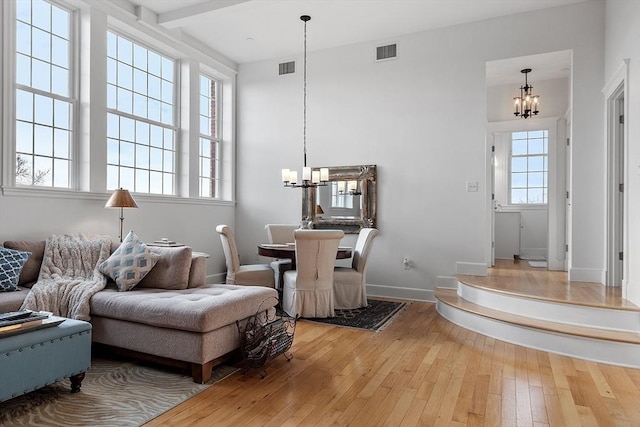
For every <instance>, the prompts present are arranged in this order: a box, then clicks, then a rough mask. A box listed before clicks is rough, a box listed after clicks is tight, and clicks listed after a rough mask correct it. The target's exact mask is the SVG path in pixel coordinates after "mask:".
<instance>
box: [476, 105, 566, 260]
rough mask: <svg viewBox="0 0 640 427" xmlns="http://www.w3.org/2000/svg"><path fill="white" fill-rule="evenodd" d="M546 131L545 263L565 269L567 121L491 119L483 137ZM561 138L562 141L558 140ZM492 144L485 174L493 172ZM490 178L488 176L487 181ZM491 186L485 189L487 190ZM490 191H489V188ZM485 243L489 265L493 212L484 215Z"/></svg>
mask: <svg viewBox="0 0 640 427" xmlns="http://www.w3.org/2000/svg"><path fill="white" fill-rule="evenodd" d="M537 129H548V130H549V154H548V155H549V157H548V159H549V178H548V179H549V190H548V191H549V192H548V195H547V197H548V201H549V203H548V209H549V213H548V215H549V218H548V240H547V245H548V246H547V248H548V249H547V263H548V268H549V270H560V271H563V270H564V269H565V223H566V218H565V194H566V183H565V173H564V168H565V159H564V157H565V145H564V141H566V121H565V119H564V118H559V117H551V118H532V119H527V120H522V119H521V120H518V121H516V120H508V121H503V122H490V123H488V124H487V135H486V138H485V140H486V141H490V142H493V135H494V134H495V133H499V132H516V131H521V130H537ZM560 141H561V142H562V143H560ZM490 145H491V144H487V166H488V167H487V169H486V170H487V175H489V174H490V173H491V172H492V167H491V164H490V162H491V158H492V157H493V156H492V154H493V153H492V152H491V146H490ZM490 179H491V177H490V176H487V182H489V180H490ZM490 187H491V186H490V185H487V186H486V188H487V189H490ZM488 191H491V190H488ZM487 205H488V209H489V210H490V211H491V212H493V202H492V200H491V193H489V194H487ZM487 218H488V221H487V222H488V223H487V235H488V238H487V246H486V250H485V254H486V257H485V262H486V263H487V265H488V266H489V265H491V262H492V261H493V259H492V253H493V251H492V249H493V248H492V243H493V241H494V240H495V236H494V235H493V234H494V227H493V221H494V215H493V214H490V215H487Z"/></svg>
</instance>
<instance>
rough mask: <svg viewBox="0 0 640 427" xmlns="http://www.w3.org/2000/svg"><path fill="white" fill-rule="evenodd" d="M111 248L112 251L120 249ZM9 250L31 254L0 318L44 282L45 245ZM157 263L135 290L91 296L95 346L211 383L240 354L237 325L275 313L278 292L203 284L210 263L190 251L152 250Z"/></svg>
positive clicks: (10, 244)
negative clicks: (217, 369)
mask: <svg viewBox="0 0 640 427" xmlns="http://www.w3.org/2000/svg"><path fill="white" fill-rule="evenodd" d="M117 246H118V245H117V244H113V245H112V247H111V251H112V252H113V251H114V250H115V249H116V248H117ZM4 247H5V248H9V249H15V250H20V251H27V252H31V256H30V257H29V259H28V260H27V261H26V263H25V265H24V267H23V269H22V272H21V274H20V278H19V282H18V289H19V290H18V291H15V292H0V312H8V311H15V310H18V309H19V308H20V307H21V305H22V302H23V301H24V299H25V297H26V295H27V293H28V292H29V288H30V287H31V286H32V285H33V284H34V283H35V282H36V281H37V280H38V275H39V272H40V267H41V264H42V260H43V255H44V251H45V241H6V242H4ZM150 249H151V250H153V251H154V252H156V253H158V254H159V255H160V259H159V261H158V262H157V264H156V265H155V266H154V267H153V268H152V269H151V271H150V272H149V273H148V274H147V275H146V276H145V277H144V279H142V281H140V283H139V284H138V285H137V286H135V287H134V288H133V289H132V290H129V291H126V292H119V291H118V289H117V287H116V286H115V284H114V283H111V282H109V283H108V284H107V287H106V288H105V289H104V290H102V291H100V292H98V293H96V294H95V295H94V296H93V297H92V298H91V303H90V306H91V311H90V315H91V319H90V322H91V324H92V325H93V331H92V342H93V343H99V344H104V345H106V346H110V347H115V348H118V349H124V350H126V351H129V352H135V353H142V354H145V355H151V356H153V357H154V358H155V359H157V360H163V359H166V361H169V362H171V363H172V364H175V363H176V361H178V362H181V364H189V365H190V367H191V373H192V375H193V379H194V381H195V382H199V383H204V382H207V381H208V380H209V379H210V376H211V368H212V367H213V365H215V363H217V362H218V361H219V360H220V359H221V358H222V357H223V356H225V355H227V354H228V353H230V352H232V351H234V350H236V349H238V348H239V345H240V342H239V333H238V329H237V325H236V321H240V322H242V321H243V320H244V319H246V318H247V317H249V316H252V315H255V314H256V310H257V309H258V307H259V306H260V304H261V303H263V301H264V303H263V304H262V308H263V309H272V307H273V306H275V305H276V303H277V292H276V290H275V289H273V288H269V287H262V286H236V285H222V284H205V281H206V280H205V270H206V258H205V257H203V256H198V255H197V254H196V255H195V256H194V254H193V252H192V250H191V248H189V247H186V246H185V247H152V248H150Z"/></svg>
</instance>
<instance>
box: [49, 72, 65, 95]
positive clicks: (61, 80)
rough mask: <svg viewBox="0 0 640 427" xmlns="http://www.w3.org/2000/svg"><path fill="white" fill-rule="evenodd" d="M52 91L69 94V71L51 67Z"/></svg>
mask: <svg viewBox="0 0 640 427" xmlns="http://www.w3.org/2000/svg"><path fill="white" fill-rule="evenodd" d="M51 83H52V85H51V86H52V87H51V92H53V93H56V94H58V95H62V96H69V71H68V70H65V69H64V68H60V67H56V66H55V65H54V66H52V67H51Z"/></svg>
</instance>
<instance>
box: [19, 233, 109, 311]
mask: <svg viewBox="0 0 640 427" xmlns="http://www.w3.org/2000/svg"><path fill="white" fill-rule="evenodd" d="M110 249H111V240H110V239H109V238H105V237H90V236H87V235H83V234H65V235H56V234H54V235H52V236H51V237H49V238H48V239H47V241H46V244H45V249H44V257H43V259H42V267H41V268H40V275H39V277H38V281H37V282H36V283H35V284H34V285H33V287H32V288H31V291H30V292H29V293H28V294H27V297H26V298H25V300H24V303H23V304H22V307H21V309H26V310H35V311H49V312H51V313H53V314H55V315H56V316H63V317H68V318H71V319H78V320H89V319H90V316H89V311H90V307H89V303H90V300H91V297H92V296H93V295H94V294H95V293H96V292H98V291H100V290H102V289H104V287H105V286H106V284H107V278H106V276H104V275H103V274H102V273H101V272H100V271H98V266H99V265H100V264H101V263H102V262H103V261H105V260H106V259H107V258H108V257H109V255H110Z"/></svg>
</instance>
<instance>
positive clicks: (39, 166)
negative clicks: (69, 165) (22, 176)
mask: <svg viewBox="0 0 640 427" xmlns="http://www.w3.org/2000/svg"><path fill="white" fill-rule="evenodd" d="M52 169H53V159H52V158H51V157H40V156H34V158H33V170H34V174H33V184H34V185H42V186H45V187H51V186H52V185H53V179H52V178H53V176H52V173H51V172H52Z"/></svg>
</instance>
